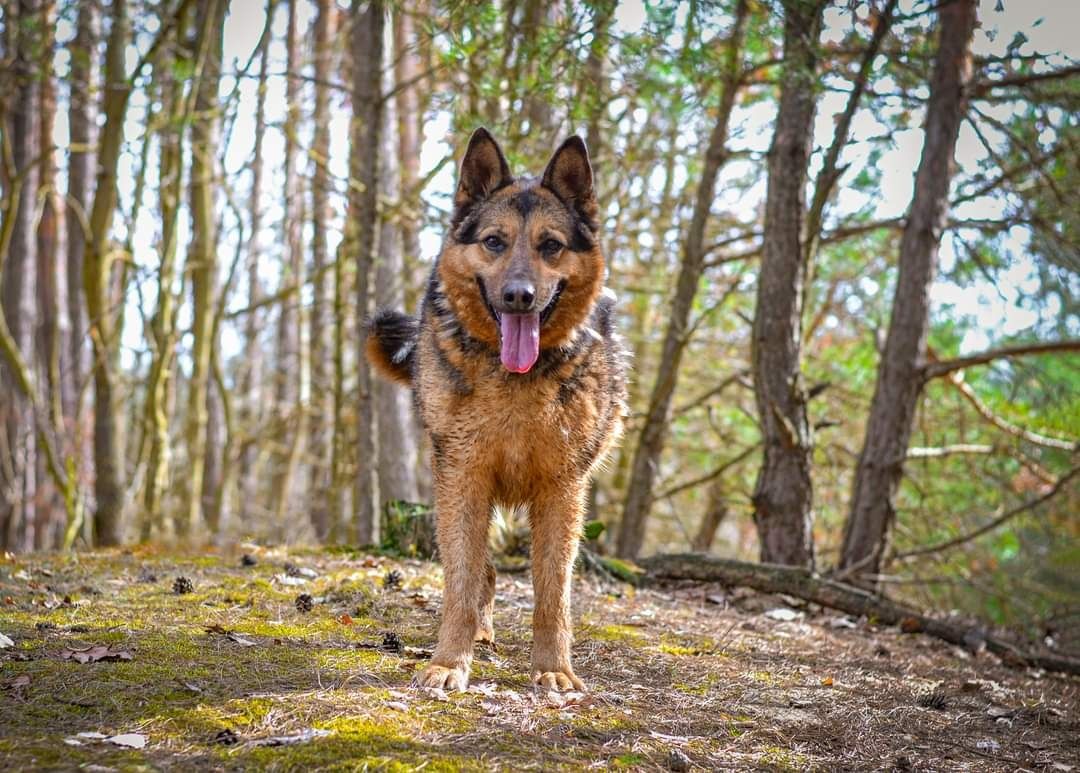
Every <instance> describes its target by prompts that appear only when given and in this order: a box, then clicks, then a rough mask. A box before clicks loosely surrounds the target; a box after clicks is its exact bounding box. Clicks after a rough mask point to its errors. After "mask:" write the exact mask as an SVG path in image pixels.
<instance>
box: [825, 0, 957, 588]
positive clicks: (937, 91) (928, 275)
mask: <svg viewBox="0 0 1080 773" xmlns="http://www.w3.org/2000/svg"><path fill="white" fill-rule="evenodd" d="M975 9H976V1H975V0H954V2H950V3H946V4H944V5H941V6H940V7H939V10H938V20H939V37H938V51H937V55H936V57H935V61H934V72H933V76H932V79H931V83H930V101H929V104H928V106H927V112H926V127H925V139H924V141H923V152H922V158H921V160H920V161H919V169H918V172H917V173H916V176H915V193H914V196H913V198H912V202H911V209H910V210H909V212H908V218H907V224H906V226H905V227H904V233H903V236H902V237H901V239H900V257H899V268H900V272H899V276H898V278H897V283H896V291H895V294H894V295H893V304H892V316H891V318H890V320H889V332H888V336H887V338H886V341H885V350H884V352H883V353H882V356H881V362H880V364H879V366H878V375H877V384H876V386H875V388H874V397H873V400H872V402H871V404H870V418H869V421H868V422H867V425H866V437H865V439H864V441H863V448H862V452H861V453H860V454H859V461H858V466H857V468H856V473H855V484H854V491H853V493H852V497H851V510H850V512H849V513H848V519H847V523H846V524H845V527H844V542H843V548H842V552H841V556H840V568H841V569H842V570H845V571H847V572H849V573H852V574H858V573H866V574H870V575H874V574H877V573H878V571H879V570H880V568H881V558H882V555H883V553H884V551H885V549H886V547H887V544H888V539H889V534H890V531H891V528H892V524H893V521H894V519H895V516H896V511H895V505H894V498H895V496H896V492H897V489H898V488H899V486H900V480H901V477H902V475H903V462H904V458H905V457H906V456H907V448H908V443H909V441H910V439H911V431H912V426H913V424H914V419H915V409H916V406H917V404H918V401H919V395H920V393H921V391H922V387H923V367H924V361H925V358H926V336H927V332H928V330H929V319H930V318H929V310H930V286H931V284H932V283H933V281H934V277H935V275H936V273H937V257H938V245H939V242H940V239H941V231H942V228H943V227H944V225H945V216H946V213H947V208H948V192H949V181H950V180H951V178H952V173H953V168H954V160H953V156H954V154H955V150H956V141H957V136H958V134H959V131H960V123H961V121H962V120H963V117H964V112H965V110H966V105H967V87H968V85H969V83H970V81H971V74H972V66H971V51H970V47H971V38H972V34H973V31H974V29H975V21H976V10H975Z"/></svg>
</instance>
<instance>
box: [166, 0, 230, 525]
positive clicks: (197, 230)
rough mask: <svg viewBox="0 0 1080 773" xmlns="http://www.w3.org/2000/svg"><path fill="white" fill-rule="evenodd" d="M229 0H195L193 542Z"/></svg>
mask: <svg viewBox="0 0 1080 773" xmlns="http://www.w3.org/2000/svg"><path fill="white" fill-rule="evenodd" d="M226 5H227V0H197V2H196V4H195V22H196V24H198V25H199V28H198V33H197V36H198V37H197V43H196V46H195V48H196V50H198V51H205V52H206V56H205V58H204V59H203V64H202V73H201V77H200V78H199V82H198V84H197V86H196V91H195V114H194V117H193V120H192V122H191V188H190V197H191V202H190V206H191V244H190V246H189V248H188V255H187V264H188V273H189V275H190V276H191V305H192V323H191V335H192V344H191V363H192V365H191V381H190V383H189V385H188V403H187V429H186V433H185V434H186V438H187V446H188V470H187V472H188V490H187V492H186V496H185V503H184V505H185V506H184V510H183V512H182V513H181V517H180V522H179V524H178V526H179V529H178V531H179V535H180V537H181V538H183V539H187V540H191V539H194V538H195V537H196V534H197V532H198V530H199V528H200V526H201V524H202V520H203V511H202V500H203V496H202V495H203V479H204V477H205V474H206V453H207V440H208V438H207V422H208V415H207V391H208V385H209V380H210V357H211V347H212V346H213V324H214V300H215V298H216V295H217V237H216V235H215V231H216V228H217V223H216V220H215V215H214V171H215V163H216V155H215V154H216V152H217V125H218V107H219V105H218V80H219V78H220V75H221V57H222V40H223V26H224V21H225V9H226Z"/></svg>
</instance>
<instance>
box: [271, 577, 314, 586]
mask: <svg viewBox="0 0 1080 773" xmlns="http://www.w3.org/2000/svg"><path fill="white" fill-rule="evenodd" d="M274 579H275V580H277V581H278V582H280V583H281V584H282V585H307V578H305V577H290V576H289V575H287V574H275V575H274Z"/></svg>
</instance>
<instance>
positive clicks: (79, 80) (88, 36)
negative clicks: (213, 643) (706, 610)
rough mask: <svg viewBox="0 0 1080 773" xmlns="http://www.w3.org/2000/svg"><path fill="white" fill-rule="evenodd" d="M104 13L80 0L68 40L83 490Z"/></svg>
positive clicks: (72, 401) (72, 347)
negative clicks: (97, 83) (87, 291)
mask: <svg viewBox="0 0 1080 773" xmlns="http://www.w3.org/2000/svg"><path fill="white" fill-rule="evenodd" d="M100 17H101V14H100V11H99V9H98V3H97V0H85V1H84V2H80V3H79V14H78V18H77V20H76V23H75V38H74V39H73V40H72V41H71V43H70V44H68V51H69V53H70V61H71V64H70V71H69V73H68V84H69V100H68V133H69V145H68V156H67V199H68V204H67V208H66V210H65V222H64V226H65V231H66V235H67V271H66V274H67V287H68V292H67V318H68V324H69V325H70V327H71V334H70V336H69V337H68V340H67V349H68V355H67V359H66V361H67V372H66V373H61V374H60V375H61V378H63V379H64V381H65V386H64V390H63V400H64V403H63V407H64V418H65V420H66V426H67V429H68V432H69V433H70V437H71V444H72V446H73V448H74V450H75V454H76V459H77V468H76V481H75V484H74V485H75V486H76V487H77V488H82V485H83V482H84V480H87V479H88V478H89V474H90V459H91V456H92V453H91V445H90V435H89V433H88V432H87V429H88V427H87V425H86V422H85V421H84V419H83V399H82V388H83V379H84V378H85V376H86V373H87V351H86V341H87V328H88V322H87V317H86V298H85V297H84V295H83V260H84V256H85V254H86V243H87V240H88V239H89V238H90V235H89V234H88V233H87V232H86V227H85V225H84V223H85V222H86V217H87V213H88V212H89V211H90V206H91V204H90V202H91V190H92V182H93V179H94V162H95V156H96V154H95V147H96V145H97V122H96V120H95V116H94V113H93V108H94V100H93V99H92V98H91V88H92V85H93V80H94V78H93V73H94V72H95V69H94V68H95V63H96V59H97V57H96V56H95V54H96V52H97V42H98V25H99V21H100ZM87 520H88V521H89V520H91V519H89V518H88V519H87ZM84 528H85V529H86V532H87V534H88V536H92V534H93V525H92V523H87V524H85V525H84Z"/></svg>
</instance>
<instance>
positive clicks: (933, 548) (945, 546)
mask: <svg viewBox="0 0 1080 773" xmlns="http://www.w3.org/2000/svg"><path fill="white" fill-rule="evenodd" d="M1077 475H1080V467H1073V468H1072V469H1071V470H1069V471H1068V472H1067V473H1065V474H1064V475H1062V476H1061V477H1060V478H1058V479H1057V483H1055V484H1054V485H1053V486H1051V487H1050V489H1049V490H1048V491H1047V492H1045V493H1044V494H1042V496H1039V497H1036V498H1035V499H1032V500H1030V501H1028V502H1022V503H1021V504H1019V505H1017V506H1016V507H1014V508H1012V509H1011V510H1006V511H1005V512H1003V513H1001V514H1000V515H998V516H997V517H995V518H992V519H990V520H989V521H987V522H986V523H984V524H983V525H982V526H980V527H979V528H977V529H975V530H973V531H970V532H968V533H967V534H962V535H960V536H959V537H953V538H952V539H950V540H945V541H944V542H938V543H937V544H935V545H926V546H925V547H921V548H915V549H914V550H907V551H905V552H903V553H897V554H896V555H894V556H893V558H895V559H900V560H902V559H906V558H912V557H914V556H925V555H926V554H927V553H941V552H943V551H945V550H951V549H952V548H955V547H958V546H959V545H963V544H964V543H967V542H971V541H972V540H974V539H977V538H978V537H981V536H982V535H984V534H986V533H987V532H991V531H993V530H994V529H996V528H997V527H999V526H1001V525H1002V524H1003V523H1005V522H1007V521H1009V520H1012V519H1013V518H1015V517H1016V516H1018V515H1021V514H1023V513H1026V512H1028V511H1030V510H1034V509H1035V508H1036V507H1038V506H1039V505H1041V504H1043V503H1044V502H1047V501H1049V500H1051V499H1053V498H1054V497H1055V496H1057V495H1058V493H1059V492H1060V491H1061V490H1062V489H1064V488H1065V485H1066V484H1067V483H1068V482H1069V481H1071V480H1072V479H1073V478H1075V477H1076V476H1077Z"/></svg>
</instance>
